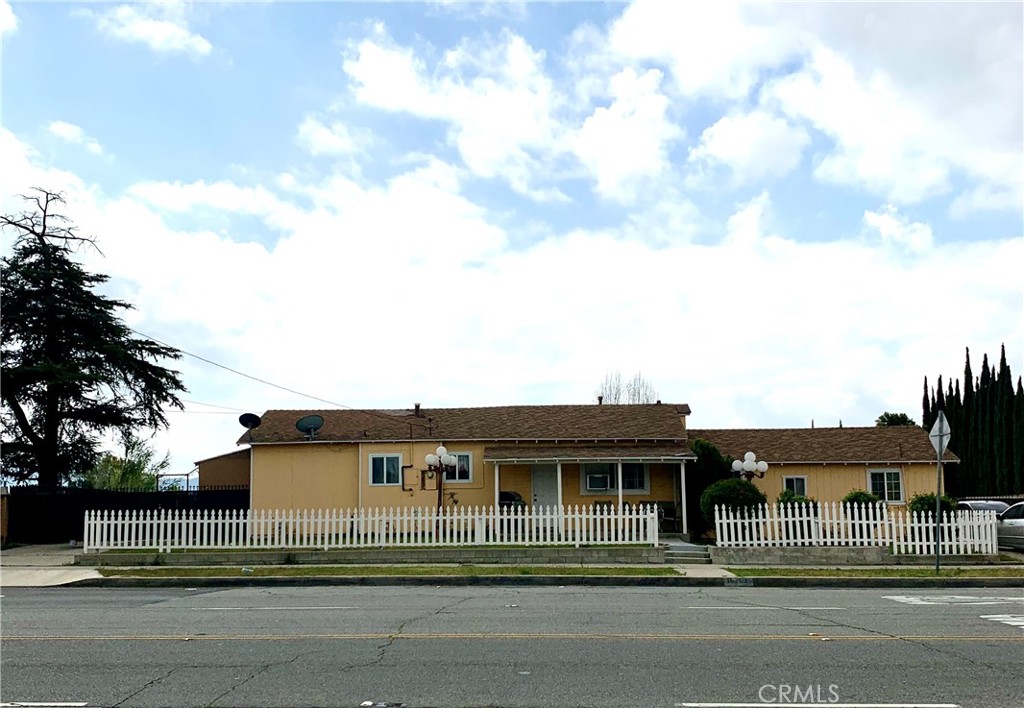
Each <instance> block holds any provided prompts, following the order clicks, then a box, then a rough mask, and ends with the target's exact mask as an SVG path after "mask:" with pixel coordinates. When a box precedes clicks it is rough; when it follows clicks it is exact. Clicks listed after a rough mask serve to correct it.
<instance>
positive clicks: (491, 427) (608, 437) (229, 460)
mask: <svg viewBox="0 0 1024 708" xmlns="http://www.w3.org/2000/svg"><path fill="white" fill-rule="evenodd" d="M689 414H690V408H689V406H687V405H685V404H664V403H660V402H658V403H654V404H645V405H601V404H596V405H595V404H592V405H546V406H496V407H482V408H437V409H425V408H421V407H420V406H419V405H416V406H414V407H413V408H410V409H403V410H323V411H308V410H271V411H267V412H266V413H265V414H264V415H263V416H262V420H261V422H260V425H259V426H258V427H255V428H253V429H251V430H249V431H247V432H246V433H243V434H242V435H241V437H240V438H239V439H238V444H239V445H248V446H249V447H248V449H244V450H239V451H237V452H233V453H229V454H227V455H221V456H218V457H214V458H210V459H208V460H203V461H200V462H199V463H197V465H198V467H199V486H200V487H201V488H203V487H208V486H219V485H235V484H240V483H241V484H245V483H247V484H248V486H249V492H250V506H251V508H252V509H253V510H256V511H258V510H262V509H266V510H273V509H297V510H298V509H328V508H339V509H352V508H372V507H381V508H388V507H391V508H409V507H420V508H423V507H436V506H443V507H450V506H454V505H467V506H491V505H497V504H499V503H500V502H502V501H505V500H507V499H509V498H521V499H522V500H523V502H524V503H525V504H526V505H529V506H567V507H571V506H577V505H579V506H591V505H595V504H623V503H625V504H644V503H658V504H659V506H660V507H661V508H662V509H663V510H665V512H666V515H667V516H668V517H669V518H672V519H675V520H676V523H677V526H678V528H679V530H680V531H682V532H683V533H684V534H685V533H687V532H688V530H689V528H688V526H689V525H688V523H687V518H686V516H687V511H686V509H687V504H686V503H684V502H685V501H686V500H687V499H688V497H687V472H686V465H687V462H689V461H692V460H694V459H696V458H695V455H694V454H693V452H692V450H691V447H690V444H691V443H692V442H693V441H694V440H696V439H705V440H708V441H709V442H711V443H713V444H714V445H715V446H716V447H718V449H719V450H720V451H721V452H722V454H724V455H727V456H730V457H733V458H735V459H742V458H743V455H744V453H746V452H747V451H752V452H754V453H755V454H756V455H757V457H758V459H760V460H764V461H766V462H767V463H768V464H769V469H768V471H767V473H765V474H764V476H763V477H761V478H757V479H755V480H754V482H755V483H756V484H757V485H758V486H759V487H760V488H761V489H762V490H763V491H764V492H765V494H766V495H767V497H768V498H769V500H771V501H774V500H775V499H776V498H777V497H778V495H779V493H780V492H781V491H782V490H783V489H791V490H793V491H794V492H795V493H797V494H801V495H805V496H810V497H814V498H815V499H817V500H818V501H825V502H828V501H839V500H840V499H842V497H843V496H844V495H846V494H847V493H848V492H850V491H851V490H853V489H866V490H869V491H872V492H874V493H875V494H877V495H878V496H879V497H881V498H882V499H885V500H886V501H888V502H889V503H892V504H902V503H904V502H906V501H907V500H908V499H910V498H911V497H912V496H913V495H915V494H918V493H920V492H928V491H934V489H935V481H936V476H935V475H936V472H935V456H934V454H935V453H934V450H933V449H932V447H931V444H930V441H929V439H928V434H927V432H926V431H924V430H923V429H922V428H919V427H917V426H907V427H888V428H880V427H872V428H849V427H848V428H780V429H771V428H768V429H731V430H729V429H724V430H723V429H719V430H708V429H704V430H688V429H687V425H686V419H687V416H688V415H689ZM310 416H312V417H313V418H314V420H316V421H317V422H318V423H320V425H319V427H318V428H317V429H316V430H315V431H310V428H309V425H308V422H309V421H308V418H309V417H310ZM303 419H307V420H306V421H305V422H306V423H307V425H305V426H304V430H305V431H306V432H304V431H300V430H299V428H298V427H297V423H298V422H299V421H300V420H303ZM439 446H444V447H445V448H446V451H447V454H448V455H449V456H450V458H448V459H449V463H450V464H448V465H447V466H444V467H441V466H439V465H438V464H437V463H436V461H435V462H434V463H433V464H432V463H431V462H430V461H428V455H434V454H437V448H438V447H439ZM945 459H946V461H947V462H955V461H956V458H955V456H954V455H952V454H951V453H946V457H945Z"/></svg>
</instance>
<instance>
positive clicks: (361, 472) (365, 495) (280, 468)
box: [252, 443, 506, 509]
mask: <svg viewBox="0 0 1024 708" xmlns="http://www.w3.org/2000/svg"><path fill="white" fill-rule="evenodd" d="M436 449H437V443H362V444H357V443H345V444H333V443H298V444H295V445H256V446H254V447H253V450H254V453H253V482H252V506H253V508H254V509H264V508H265V509H276V508H284V509H288V508H294V509H304V508H324V509H327V508H353V507H357V506H363V507H432V506H436V505H437V484H436V482H437V480H436V478H434V479H430V478H426V477H424V478H422V479H421V476H423V472H422V470H424V469H425V468H426V463H425V462H424V458H425V457H426V455H427V454H428V453H432V452H434V451H435V450H436ZM483 449H484V446H483V444H482V443H475V444H470V443H466V444H463V443H456V444H452V445H449V446H448V451H449V452H451V453H467V452H468V453H469V454H470V456H471V459H472V469H471V475H472V479H471V481H469V482H453V481H447V482H445V483H444V486H443V490H442V492H443V497H444V498H443V500H442V503H443V504H444V505H445V506H449V505H451V503H452V502H453V501H457V503H458V504H459V505H473V506H477V505H491V504H493V503H494V467H493V465H491V464H489V463H488V464H486V465H485V464H484V462H483V451H484V450H483ZM378 454H386V455H399V456H400V457H401V463H402V466H403V468H404V469H403V482H404V484H400V485H374V484H371V483H370V456H371V455H378ZM403 486H404V489H403ZM502 488H503V489H504V488H506V487H505V486H504V485H502Z"/></svg>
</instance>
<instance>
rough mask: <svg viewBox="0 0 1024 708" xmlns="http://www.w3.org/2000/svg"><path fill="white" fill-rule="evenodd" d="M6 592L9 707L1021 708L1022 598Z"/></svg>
mask: <svg viewBox="0 0 1024 708" xmlns="http://www.w3.org/2000/svg"><path fill="white" fill-rule="evenodd" d="M2 592H3V597H2V599H0V621H2V626H0V629H2V633H3V639H2V642H0V701H2V702H7V703H11V702H30V701H31V702H82V703H86V704H88V705H90V706H168V707H175V708H176V707H178V706H209V705H214V706H359V705H360V704H361V703H363V702H364V701H374V702H381V703H384V702H392V703H404V704H407V705H410V706H485V705H493V706H666V707H670V708H674V707H675V706H677V705H678V704H682V703H707V704H713V703H716V702H733V703H743V702H747V703H754V704H757V703H759V702H762V701H767V702H776V703H778V702H783V703H785V702H790V703H792V702H794V701H802V702H807V703H814V702H823V703H828V702H831V703H833V704H834V703H844V704H849V703H857V702H868V703H903V704H912V703H930V704H954V705H961V706H965V707H968V706H971V707H974V706H977V707H979V708H981V707H991V708H1011V707H1017V706H1022V705H1024V681H1022V677H1024V626H1022V625H1024V592H1022V591H1020V590H1013V589H1011V590H1008V589H992V590H974V589H972V590H961V589H958V590H949V591H942V590H937V591H936V590H894V589H862V590H847V589H842V590H831V589H781V588H780V589H763V588H725V587H723V588H672V589H660V588H629V589H627V588H583V587H566V588H493V587H492V588H415V587H374V588H358V587H352V588H349V587H344V588H341V587H339V588H251V589H249V588H246V589H230V590H189V589H185V588H181V589H167V590H127V589H126V590H116V589H87V588H49V589H29V588H4V589H3V591H2Z"/></svg>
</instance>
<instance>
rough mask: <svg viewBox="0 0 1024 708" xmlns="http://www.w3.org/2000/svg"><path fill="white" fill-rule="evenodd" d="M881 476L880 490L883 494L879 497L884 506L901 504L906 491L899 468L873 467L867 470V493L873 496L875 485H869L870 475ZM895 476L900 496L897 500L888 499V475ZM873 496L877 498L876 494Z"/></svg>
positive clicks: (901, 471)
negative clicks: (881, 489) (882, 490)
mask: <svg viewBox="0 0 1024 708" xmlns="http://www.w3.org/2000/svg"><path fill="white" fill-rule="evenodd" d="M876 474H881V475H884V476H883V477H882V480H883V481H882V488H883V489H884V491H885V494H884V495H882V496H881V497H879V498H880V499H881V500H882V501H884V502H885V503H886V504H903V503H904V501H905V498H906V489H905V488H904V485H903V470H902V469H901V468H899V467H875V468H872V469H869V470H868V491H869V492H871V493H872V494H875V485H874V484H872V483H871V477H872V475H876ZM890 474H895V475H896V478H897V480H898V481H899V485H900V494H899V498H898V499H890V498H889V475H890ZM875 496H878V495H877V494H876V495H875Z"/></svg>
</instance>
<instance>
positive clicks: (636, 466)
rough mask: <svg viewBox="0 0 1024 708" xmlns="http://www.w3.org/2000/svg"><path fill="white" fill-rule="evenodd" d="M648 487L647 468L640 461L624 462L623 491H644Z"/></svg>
mask: <svg viewBox="0 0 1024 708" xmlns="http://www.w3.org/2000/svg"><path fill="white" fill-rule="evenodd" d="M646 488H647V469H646V467H645V466H644V465H643V464H640V463H638V462H624V463H623V464H622V491H624V492H643V491H645V490H646Z"/></svg>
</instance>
